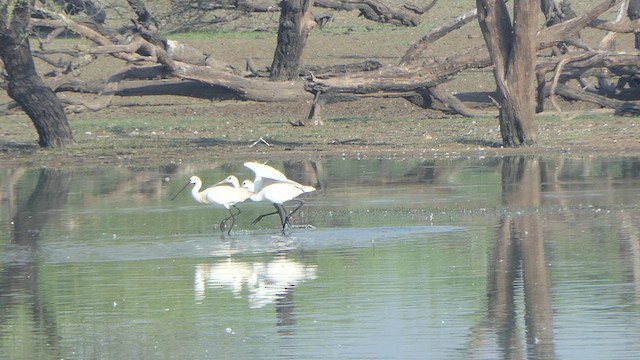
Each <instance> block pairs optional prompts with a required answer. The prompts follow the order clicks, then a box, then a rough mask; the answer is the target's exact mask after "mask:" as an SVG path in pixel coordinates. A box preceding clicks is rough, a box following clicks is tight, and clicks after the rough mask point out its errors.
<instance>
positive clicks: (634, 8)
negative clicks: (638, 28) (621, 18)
mask: <svg viewBox="0 0 640 360" xmlns="http://www.w3.org/2000/svg"><path fill="white" fill-rule="evenodd" d="M627 16H629V19H630V20H633V21H635V20H638V19H640V0H629V7H628V8H627ZM634 36H635V40H636V41H635V47H636V49H640V32H636V33H634Z"/></svg>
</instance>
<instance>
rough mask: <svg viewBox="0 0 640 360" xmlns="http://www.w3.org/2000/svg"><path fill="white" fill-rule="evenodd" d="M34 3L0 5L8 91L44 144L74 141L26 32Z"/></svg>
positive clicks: (0, 55)
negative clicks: (9, 10)
mask: <svg viewBox="0 0 640 360" xmlns="http://www.w3.org/2000/svg"><path fill="white" fill-rule="evenodd" d="M30 7H31V3H27V2H22V1H18V2H16V3H15V6H14V8H13V12H12V13H10V14H9V13H7V12H4V11H3V10H5V9H6V8H5V9H1V8H0V11H1V12H0V58H1V59H2V60H3V61H4V65H5V71H6V72H7V75H8V85H7V92H8V94H9V96H11V98H12V99H14V100H15V101H16V102H17V103H18V104H20V106H21V107H22V109H23V110H24V111H25V112H26V113H27V115H29V117H30V118H31V121H32V122H33V124H34V125H35V127H36V130H37V131H38V136H39V140H38V144H40V146H41V147H60V146H65V145H68V144H71V143H73V135H72V133H71V127H70V126H69V122H68V121H67V116H66V114H65V112H64V108H63V107H62V104H61V103H60V101H59V100H58V98H57V97H56V94H55V93H54V92H53V90H51V88H49V87H48V86H47V85H46V84H45V83H44V82H43V81H42V79H41V78H40V77H39V76H38V74H37V73H36V69H35V65H34V63H33V58H32V57H31V49H30V47H29V40H28V39H27V38H25V37H24V34H27V33H28V32H27V25H28V24H29V16H30V12H29V9H30Z"/></svg>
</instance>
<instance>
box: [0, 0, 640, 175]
mask: <svg viewBox="0 0 640 360" xmlns="http://www.w3.org/2000/svg"><path fill="white" fill-rule="evenodd" d="M458 7H460V8H459V9H458ZM458 7H454V8H453V9H448V11H454V12H456V13H458V12H459V13H463V12H464V11H465V9H466V7H465V8H464V9H463V8H462V7H461V6H458ZM467 10H468V9H467ZM450 15H451V14H448V15H447V14H444V15H442V14H441V15H438V13H434V16H433V17H432V18H430V21H427V22H425V24H424V25H422V26H421V27H418V28H409V29H405V28H392V29H391V30H390V28H389V27H388V26H387V27H385V26H382V25H377V24H374V25H372V26H368V27H365V26H359V27H354V26H352V24H353V21H354V19H352V18H347V19H342V20H341V21H342V22H340V21H336V23H335V24H333V25H332V27H330V28H328V29H326V30H321V31H320V30H318V31H315V30H314V31H315V32H314V33H312V35H311V36H310V38H309V41H308V46H307V48H306V49H305V60H304V62H305V64H314V65H328V64H344V63H349V62H358V61H363V60H366V59H373V60H378V61H381V62H382V63H383V64H394V63H397V61H398V60H399V58H400V57H401V56H402V54H403V53H404V51H406V49H407V48H408V47H409V46H410V45H411V44H412V43H413V42H414V41H416V40H417V39H419V38H420V37H421V36H423V35H424V34H425V33H426V32H427V31H428V30H429V29H431V28H433V26H434V25H435V24H441V23H442V22H443V21H445V20H447V19H450V18H451V16H450ZM474 29H475V30H474ZM629 39H630V37H629ZM629 39H626V40H629ZM180 40H181V41H183V42H185V43H189V44H191V45H193V46H196V47H198V48H201V49H203V50H205V51H207V52H209V53H211V54H216V53H218V54H219V55H217V58H219V59H220V60H221V61H225V62H227V63H230V64H234V65H236V66H238V67H240V68H241V67H242V66H243V61H244V58H245V57H247V56H248V55H250V56H251V57H252V60H253V61H254V63H256V65H257V66H267V65H269V63H270V61H271V57H272V54H273V49H274V47H275V34H270V33H261V34H255V35H242V36H240V35H235V34H226V35H224V34H223V35H212V36H209V37H205V38H204V39H192V38H189V37H187V38H184V39H180ZM623 40H625V39H619V42H620V43H623V42H624V41H623ZM463 41H466V43H471V42H477V41H481V38H480V37H479V34H478V32H477V25H474V26H473V27H470V28H469V29H465V28H463V30H461V31H460V32H459V33H455V34H452V35H451V36H449V37H447V38H446V39H443V40H441V41H440V42H438V43H437V45H436V46H434V47H433V49H432V51H433V54H430V55H437V56H446V55H447V54H448V53H451V52H452V51H454V50H455V49H457V48H459V47H460V46H461V45H460V44H461V42H463ZM118 66H119V65H118V64H116V65H114V66H113V69H115V68H117V67H118ZM85 71H89V70H85ZM94 71H95V72H96V75H95V76H97V77H98V78H106V77H107V76H108V75H109V71H112V70H109V69H108V67H105V66H104V65H101V66H100V68H99V69H98V70H94ZM445 87H446V88H447V89H449V90H450V91H451V92H453V93H455V94H458V96H459V97H461V98H465V97H466V98H468V97H473V98H475V99H477V100H479V102H480V103H482V104H484V105H488V106H490V104H491V100H490V98H489V96H488V95H489V94H490V91H491V90H492V89H493V83H492V75H491V71H490V70H489V69H485V70H481V71H477V70H476V71H469V72H465V73H462V74H460V76H458V77H456V78H455V79H452V81H450V82H448V83H447V84H446V85H445ZM6 100H7V98H6V95H5V94H0V102H3V101H6ZM310 106H311V104H310V103H309V102H303V103H278V104H275V103H254V102H239V101H210V100H202V99H193V98H185V97H170V96H149V97H144V98H135V97H125V98H116V99H114V102H113V104H112V105H111V106H110V107H108V108H107V109H104V110H101V111H98V112H84V113H73V112H70V113H69V121H70V124H71V126H72V128H73V131H74V137H75V139H76V145H74V146H71V147H68V148H65V149H51V150H44V149H39V148H37V146H36V145H35V144H36V141H37V134H36V131H35V129H34V128H33V125H32V124H31V122H30V120H29V119H28V118H27V117H26V116H25V115H24V114H22V113H21V112H15V113H12V114H10V115H5V116H0V162H1V163H2V164H3V165H4V166H24V165H26V166H82V165H98V164H121V165H135V166H145V165H156V164H157V165H161V164H167V163H174V162H216V163H222V162H227V161H233V160H234V159H240V160H256V161H259V160H267V159H272V158H287V159H294V158H299V159H302V158H310V159H320V158H324V157H348V158H409V157H415V158H425V159H426V158H434V157H467V156H470V157H481V156H502V155H509V154H531V155H535V154H540V155H555V154H557V155H577V156H607V155H636V156H640V121H639V120H638V118H635V117H617V116H613V115H612V111H605V110H601V109H598V108H597V107H595V106H591V105H588V104H576V103H568V102H561V103H560V106H561V108H562V110H563V111H562V112H561V113H558V112H555V111H550V110H548V111H547V112H545V113H543V114H541V115H539V116H538V119H537V122H538V144H537V145H536V146H533V147H523V148H517V149H503V148H501V147H500V145H499V144H500V142H501V137H500V130H499V125H498V120H497V118H496V117H487V118H477V119H470V118H462V117H460V116H455V115H450V114H446V113H443V112H439V111H434V110H424V109H421V108H418V107H416V106H414V105H412V104H411V103H409V102H408V101H406V100H404V99H382V98H367V99H362V100H358V101H354V102H346V103H338V104H330V105H326V106H325V107H324V108H323V109H322V118H323V120H324V125H321V126H304V127H294V126H291V125H290V124H289V121H292V122H297V121H298V120H300V119H305V118H306V116H307V114H308V112H309V108H310ZM548 109H551V107H548ZM496 114H497V111H496ZM260 139H262V140H263V141H261V140H260Z"/></svg>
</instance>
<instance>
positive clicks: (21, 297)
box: [0, 169, 73, 358]
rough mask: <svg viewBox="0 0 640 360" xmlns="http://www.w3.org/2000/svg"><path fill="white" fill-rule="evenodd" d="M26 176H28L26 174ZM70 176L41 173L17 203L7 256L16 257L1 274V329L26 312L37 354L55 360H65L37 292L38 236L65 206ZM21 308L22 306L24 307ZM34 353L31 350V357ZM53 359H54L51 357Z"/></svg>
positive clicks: (52, 171)
mask: <svg viewBox="0 0 640 360" xmlns="http://www.w3.org/2000/svg"><path fill="white" fill-rule="evenodd" d="M26 174H29V172H26ZM72 177H73V174H72V173H71V172H68V171H62V170H56V169H40V170H39V177H38V183H37V185H36V187H35V188H34V190H33V192H32V193H31V195H30V196H29V198H28V199H27V200H26V201H25V202H22V201H21V199H20V198H19V197H18V198H17V199H16V208H15V213H14V214H13V229H12V233H11V243H10V244H9V247H10V253H13V254H15V255H16V256H14V257H12V258H11V259H9V261H7V264H6V266H5V267H4V268H3V269H2V271H1V272H0V309H3V310H2V313H1V316H0V327H5V326H9V327H11V326H15V324H12V320H11V319H19V318H20V317H21V316H20V315H19V314H13V315H12V314H11V313H10V311H11V310H12V309H13V310H15V311H19V309H23V308H26V309H28V310H29V314H27V315H28V316H29V317H30V318H31V319H32V324H33V325H34V326H35V328H34V329H32V330H31V333H32V334H37V335H39V336H38V337H37V338H38V339H39V340H38V341H39V342H37V344H38V345H39V347H40V351H43V352H44V351H46V352H47V353H48V354H56V355H55V357H56V358H66V356H63V354H62V353H61V352H60V349H59V346H58V343H59V339H60V336H59V335H58V329H57V325H56V319H55V315H54V311H53V310H52V309H51V307H50V306H48V301H47V299H46V294H44V293H43V292H42V291H41V289H40V282H39V279H38V273H39V268H40V263H39V260H38V250H39V243H38V242H39V239H40V234H41V233H42V232H43V231H44V229H46V227H47V226H49V225H50V223H51V222H53V221H55V218H56V216H57V214H58V213H57V212H56V211H54V210H58V209H61V208H62V207H64V205H65V204H66V202H67V196H68V194H69V188H70V185H71V180H72ZM25 304H26V307H24V306H21V305H25ZM7 333H9V332H7V331H0V334H7ZM36 353H37V351H35V350H34V352H33V354H36ZM52 357H53V356H52Z"/></svg>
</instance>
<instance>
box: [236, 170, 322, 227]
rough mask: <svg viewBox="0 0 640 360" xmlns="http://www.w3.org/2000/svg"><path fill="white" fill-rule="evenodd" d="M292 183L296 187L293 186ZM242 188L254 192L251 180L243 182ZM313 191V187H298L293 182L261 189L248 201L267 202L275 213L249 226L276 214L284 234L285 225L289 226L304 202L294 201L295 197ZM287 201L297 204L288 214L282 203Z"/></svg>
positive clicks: (274, 184)
mask: <svg viewBox="0 0 640 360" xmlns="http://www.w3.org/2000/svg"><path fill="white" fill-rule="evenodd" d="M294 183H295V184H296V185H294ZM242 187H243V188H245V189H247V190H248V191H251V192H253V191H254V190H255V184H254V183H253V182H252V181H251V180H245V181H243V182H242ZM314 190H315V188H314V187H311V186H304V185H300V184H298V183H296V182H295V181H291V182H276V183H273V184H269V185H267V186H265V187H263V188H262V189H260V191H258V192H256V193H254V194H253V195H251V197H250V199H251V200H252V201H269V202H270V203H272V204H273V206H274V207H275V208H276V211H274V212H271V213H267V214H263V215H260V216H258V217H257V218H256V219H255V220H254V221H253V222H252V223H251V225H255V224H257V223H258V222H259V221H260V220H262V218H263V217H265V216H269V215H274V214H278V215H279V216H280V221H281V222H282V233H283V234H284V230H285V227H286V226H287V225H289V226H291V216H292V215H293V214H295V213H296V211H298V210H300V208H301V207H302V205H304V201H302V200H300V199H296V197H298V196H299V195H300V194H303V193H305V192H311V191H314ZM287 201H295V202H297V203H298V206H297V207H296V208H295V209H293V211H291V212H288V211H287V209H286V208H285V207H284V203H285V202H287Z"/></svg>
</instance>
